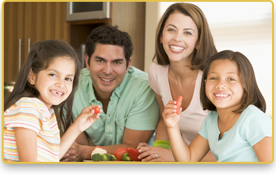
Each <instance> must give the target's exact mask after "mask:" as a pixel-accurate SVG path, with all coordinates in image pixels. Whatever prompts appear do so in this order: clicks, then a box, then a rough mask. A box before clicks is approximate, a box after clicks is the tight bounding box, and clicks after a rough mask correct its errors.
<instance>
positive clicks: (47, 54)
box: [4, 40, 81, 130]
mask: <svg viewBox="0 0 276 175" xmlns="http://www.w3.org/2000/svg"><path fill="white" fill-rule="evenodd" d="M63 56H66V57H69V58H70V59H71V60H73V61H74V62H75V77H74V80H73V88H72V92H71V94H70V95H69V97H68V98H67V99H66V100H65V101H63V102H62V103H61V104H59V105H56V106H52V107H53V108H60V110H59V116H60V119H61V124H62V127H63V129H64V130H66V129H67V128H68V127H69V126H70V124H71V123H72V121H73V116H72V115H73V114H72V107H73V99H74V93H75V91H76V88H77V85H78V81H79V74H80V69H81V68H80V62H79V59H78V56H77V54H76V52H75V51H74V49H73V48H72V47H71V46H70V45H69V44H67V43H66V42H64V41H60V40H45V41H39V42H37V43H35V44H34V45H33V46H32V48H31V50H30V52H29V53H28V56H27V59H26V61H25V63H24V65H23V67H22V69H21V70H20V72H19V73H18V75H17V80H16V83H15V86H14V89H13V91H12V93H11V94H10V96H9V97H8V98H7V101H6V102H5V104H4V110H7V109H8V108H9V107H10V106H11V105H13V104H14V103H15V102H16V101H18V100H19V99H20V98H22V97H38V96H39V92H38V90H37V89H36V88H35V87H34V86H32V85H31V84H30V83H29V81H28V75H29V72H30V70H32V71H33V73H34V74H38V73H39V72H40V71H41V70H45V69H47V68H48V66H49V64H50V63H51V62H52V61H53V60H54V59H55V58H56V57H63ZM65 103H67V104H66V105H65ZM64 110H65V111H66V116H65V114H64Z"/></svg>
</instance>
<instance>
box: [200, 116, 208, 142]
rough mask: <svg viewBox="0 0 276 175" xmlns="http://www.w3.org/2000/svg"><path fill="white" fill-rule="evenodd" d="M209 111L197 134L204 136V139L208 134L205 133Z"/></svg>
mask: <svg viewBox="0 0 276 175" xmlns="http://www.w3.org/2000/svg"><path fill="white" fill-rule="evenodd" d="M209 115H210V112H209V113H208V115H207V116H206V117H205V119H204V121H203V123H202V125H201V127H200V130H199V132H198V134H199V135H201V136H202V137H204V138H205V139H206V140H208V135H207V128H208V126H207V119H208V118H209Z"/></svg>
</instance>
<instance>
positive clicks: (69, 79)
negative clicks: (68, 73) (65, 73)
mask: <svg viewBox="0 0 276 175" xmlns="http://www.w3.org/2000/svg"><path fill="white" fill-rule="evenodd" d="M65 80H66V81H70V82H71V81H73V79H72V78H65Z"/></svg>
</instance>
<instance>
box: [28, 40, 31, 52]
mask: <svg viewBox="0 0 276 175" xmlns="http://www.w3.org/2000/svg"><path fill="white" fill-rule="evenodd" d="M30 48H31V38H28V53H29V52H30Z"/></svg>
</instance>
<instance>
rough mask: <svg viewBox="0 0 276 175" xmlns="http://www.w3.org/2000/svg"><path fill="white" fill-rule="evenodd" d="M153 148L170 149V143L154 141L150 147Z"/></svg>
mask: <svg viewBox="0 0 276 175" xmlns="http://www.w3.org/2000/svg"><path fill="white" fill-rule="evenodd" d="M152 146H153V147H161V148H165V149H169V150H170V149H171V144H170V141H166V140H155V142H154V143H153V145H152Z"/></svg>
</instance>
